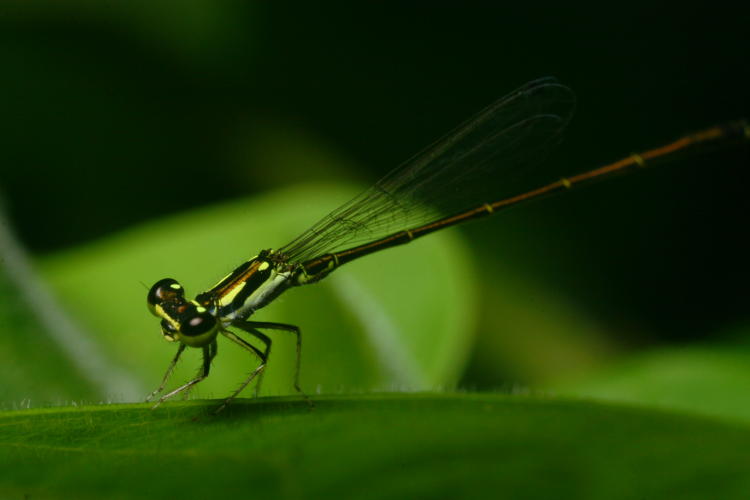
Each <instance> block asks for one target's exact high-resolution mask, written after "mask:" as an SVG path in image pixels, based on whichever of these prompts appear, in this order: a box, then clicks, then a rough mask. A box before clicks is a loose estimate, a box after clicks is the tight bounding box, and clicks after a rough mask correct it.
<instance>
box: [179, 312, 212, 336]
mask: <svg viewBox="0 0 750 500" xmlns="http://www.w3.org/2000/svg"><path fill="white" fill-rule="evenodd" d="M215 329H216V318H214V317H213V316H212V315H211V313H209V312H208V311H206V310H205V309H204V308H203V307H199V308H197V310H196V313H195V314H194V315H192V316H190V317H188V318H185V319H184V320H183V321H181V322H180V330H181V333H182V335H183V336H187V337H200V336H201V335H205V334H207V333H213V331H214V330H215Z"/></svg>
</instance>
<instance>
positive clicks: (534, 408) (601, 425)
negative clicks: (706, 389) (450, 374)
mask: <svg viewBox="0 0 750 500" xmlns="http://www.w3.org/2000/svg"><path fill="white" fill-rule="evenodd" d="M236 403H237V404H235V405H233V406H230V407H229V408H228V409H227V411H226V412H225V413H222V414H219V415H217V416H213V415H211V414H210V411H211V410H213V409H214V408H215V407H216V406H215V404H216V403H215V402H209V403H206V402H200V403H197V402H195V403H168V404H167V405H165V406H164V407H163V408H161V409H159V410H157V411H150V410H148V409H147V408H145V407H144V405H122V406H102V407H98V408H97V407H87V408H82V409H67V410H29V411H21V412H6V413H4V414H0V425H2V428H3V433H2V434H1V435H0V443H2V444H1V446H0V464H2V467H0V496H2V497H3V498H24V496H26V497H27V498H32V499H33V498H44V499H63V498H65V499H67V498H76V499H94V498H96V499H99V498H111V499H125V498H138V499H161V498H180V499H183V500H190V499H206V498H273V499H286V498H325V499H330V498H346V499H365V498H405V499H413V498H461V499H468V498H524V499H537V498H539V499H545V500H547V499H550V498H554V499H556V500H565V499H575V500H586V499H602V498H606V499H608V500H621V499H622V500H624V499H642V498H647V499H649V500H653V499H668V500H673V499H675V498H679V499H680V500H690V499H700V500H705V499H706V498H722V499H727V500H728V499H735V498H736V499H745V498H747V492H748V491H750V476H748V474H747V470H748V466H750V458H748V453H747V450H748V448H750V429H748V428H747V427H746V426H737V425H731V424H726V423H722V422H718V421H713V420H707V419H700V418H693V417H687V416H682V415H677V414H670V413H662V412H657V411H646V410H640V409H637V408H627V407H620V406H615V405H607V404H595V403H590V402H583V401H564V400H549V399H539V398H532V397H518V396H516V397H508V396H501V395H393V394H392V395H387V396H379V395H373V396H363V397H326V398H317V399H316V407H315V408H314V409H313V410H310V409H309V408H308V407H307V405H305V404H304V403H303V402H301V401H299V400H298V399H295V400H290V399H265V400H241V401H237V402H236Z"/></svg>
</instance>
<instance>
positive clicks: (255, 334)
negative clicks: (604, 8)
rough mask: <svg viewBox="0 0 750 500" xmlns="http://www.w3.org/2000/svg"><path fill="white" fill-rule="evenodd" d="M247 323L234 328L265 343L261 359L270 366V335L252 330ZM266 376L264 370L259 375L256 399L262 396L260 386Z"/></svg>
mask: <svg viewBox="0 0 750 500" xmlns="http://www.w3.org/2000/svg"><path fill="white" fill-rule="evenodd" d="M247 323H248V322H247V321H241V320H240V324H235V323H233V324H232V326H236V327H237V328H240V329H242V330H244V331H246V332H247V333H249V334H250V335H252V336H253V337H255V338H257V339H258V340H260V341H261V342H263V345H264V346H265V350H264V351H263V357H262V358H261V359H264V360H265V363H266V365H267V364H268V359H269V357H270V356H271V343H272V342H271V338H270V337H269V336H268V335H266V334H264V333H263V332H261V331H259V330H256V329H255V328H252V327H250V326H248V324H247ZM265 374H266V371H265V370H263V371H262V372H261V373H260V374H259V375H258V381H257V382H256V383H255V397H256V398H257V397H258V395H259V394H260V386H261V384H262V383H263V376H264V375H265Z"/></svg>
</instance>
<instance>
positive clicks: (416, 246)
mask: <svg viewBox="0 0 750 500" xmlns="http://www.w3.org/2000/svg"><path fill="white" fill-rule="evenodd" d="M355 193H356V192H355V191H352V190H350V189H345V188H340V187H331V186H328V187H326V186H308V187H302V188H295V189H287V190H284V191H280V192H276V193H272V194H268V195H266V196H262V197H259V198H256V199H253V200H240V201H236V202H232V203H227V204H224V205H221V206H216V207H211V208H207V209H205V210H202V211H196V212H194V213H189V214H185V215H180V216H175V217H171V218H168V219H165V220H161V221H157V222H154V223H151V224H148V225H145V226H142V227H140V228H136V229H133V230H130V231H128V232H126V233H123V234H120V235H117V236H115V237H112V238H109V239H107V240H105V241H101V242H99V243H95V244H91V245H88V246H86V247H84V248H78V249H75V250H73V251H70V252H65V253H64V254H60V255H56V256H53V257H50V258H47V259H44V260H43V262H42V264H43V270H44V274H45V275H46V276H47V277H48V279H49V281H50V283H51V284H52V285H53V287H54V288H55V290H56V291H57V292H58V293H59V295H60V297H61V298H62V300H63V301H64V303H65V304H66V305H67V306H68V307H69V309H70V310H71V311H72V312H73V313H74V314H75V316H76V317H78V318H80V320H81V321H82V322H84V324H85V325H86V327H87V328H88V329H89V330H91V331H92V332H95V335H96V340H97V342H99V344H100V345H101V346H102V347H103V348H104V349H105V350H106V354H107V356H108V357H109V358H111V359H112V360H113V361H114V364H115V365H116V366H122V367H124V368H125V369H126V370H127V371H128V372H129V373H131V374H134V375H136V376H138V377H139V378H140V380H141V383H142V385H143V387H144V392H143V394H145V393H146V392H147V391H146V388H147V387H149V388H150V387H151V386H153V387H155V386H156V385H157V384H158V382H159V380H160V379H161V376H162V374H163V373H164V371H165V370H166V367H167V365H168V363H169V360H170V359H171V357H172V355H173V352H174V349H175V348H176V347H175V346H174V345H173V344H168V343H166V342H164V341H163V340H162V336H161V334H160V331H159V324H158V323H159V322H158V320H156V319H155V318H154V317H153V316H151V315H150V314H148V312H147V310H146V307H145V298H146V291H147V288H148V287H150V286H151V284H152V283H154V282H156V281H157V280H158V279H161V278H164V277H173V278H176V279H178V280H179V281H180V282H181V283H182V284H183V285H184V286H185V288H186V290H187V291H188V294H191V295H192V294H197V293H199V292H201V291H203V290H205V289H207V288H208V287H210V286H211V285H213V284H214V283H215V282H217V281H218V280H219V279H221V278H222V277H223V276H224V275H226V274H227V273H228V272H230V271H231V270H232V269H233V268H234V267H235V266H237V265H239V264H241V263H242V262H243V261H244V260H246V259H248V258H250V257H252V256H253V255H255V254H257V252H258V251H260V250H261V249H264V248H269V247H278V246H280V245H282V244H284V243H287V242H288V241H290V240H291V239H292V238H293V237H294V236H296V235H297V234H298V233H299V232H301V231H302V230H304V229H305V228H306V227H307V226H309V225H311V224H312V223H314V222H315V221H316V219H317V218H319V217H321V216H323V215H324V214H325V213H327V212H328V211H330V210H331V209H332V208H334V207H336V206H337V205H338V204H340V203H342V202H345V201H347V199H348V198H350V197H351V196H352V195H353V194H355ZM473 287H474V280H473V271H472V267H471V259H470V258H469V256H468V254H467V252H466V251H465V250H464V249H463V247H462V245H461V244H460V243H459V241H458V239H457V238H456V236H455V234H452V233H451V232H446V233H441V234H439V235H435V236H433V237H430V238H426V239H424V240H418V241H416V242H414V243H412V244H410V245H408V246H405V247H401V248H394V249H391V250H387V251H385V252H382V253H378V254H374V255H370V256H368V257H367V258H365V259H362V260H360V261H356V262H353V263H351V264H347V265H346V266H344V267H343V268H342V269H340V270H337V271H336V272H335V273H333V274H332V275H331V276H330V277H328V278H326V279H325V280H323V281H322V282H321V283H317V284H313V285H309V286H304V287H299V288H297V289H293V290H290V291H288V292H286V293H285V294H284V295H282V296H281V297H280V298H279V299H277V300H276V301H274V303H273V304H271V305H270V306H269V307H268V308H267V309H264V310H262V311H260V312H258V313H256V315H254V316H253V317H252V318H251V319H257V320H261V321H277V322H284V323H292V324H296V325H298V326H300V327H301V328H302V335H303V356H302V386H303V388H304V389H305V390H306V391H307V392H311V393H312V392H316V391H317V390H319V389H320V390H322V391H326V392H331V391H340V390H348V391H351V390H369V389H374V388H381V389H391V388H405V389H410V390H414V389H430V388H435V387H441V386H451V385H453V384H455V382H456V380H457V378H458V376H459V374H460V373H461V371H462V369H463V366H464V364H465V362H466V359H467V355H468V351H469V347H470V345H471V341H472V334H473V318H474V304H475V302H476V301H475V298H474V296H473V293H472V290H473ZM272 335H273V339H274V344H273V352H272V356H271V360H270V363H269V370H268V373H267V376H266V378H265V380H264V388H265V393H266V394H287V393H289V392H290V391H291V390H292V375H293V372H294V368H293V364H294V363H293V361H294V351H295V349H294V338H293V336H292V335H290V334H286V333H283V332H273V333H272ZM189 351H190V352H189V353H188V354H189V355H188V356H187V358H188V360H187V361H186V362H182V363H181V365H180V366H178V371H177V372H176V373H175V375H174V377H173V379H174V381H175V382H174V383H177V382H183V381H185V380H187V379H188V378H190V377H191V376H192V375H193V374H194V372H195V370H196V369H197V368H198V366H199V365H200V361H199V357H200V356H199V355H200V351H199V350H197V349H190V350H189ZM256 364H257V360H255V359H253V358H251V357H250V356H248V354H247V352H245V351H243V350H241V349H237V348H236V346H234V345H232V344H231V343H229V342H222V341H221V340H220V341H219V354H218V356H217V358H216V360H215V362H214V365H213V368H212V373H211V375H210V377H208V379H206V380H205V381H204V382H202V383H201V384H199V386H198V387H197V388H196V391H195V392H196V394H198V395H200V394H203V395H215V396H221V395H226V394H229V393H230V392H231V390H233V389H234V388H235V387H236V386H237V384H239V383H240V382H241V381H242V380H243V379H244V378H245V377H246V375H247V374H248V373H249V372H250V371H251V370H252V369H253V368H254V367H255V366H256ZM115 396H116V395H115ZM130 397H131V395H128V397H126V398H125V399H128V398H130Z"/></svg>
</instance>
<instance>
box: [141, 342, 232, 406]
mask: <svg viewBox="0 0 750 500" xmlns="http://www.w3.org/2000/svg"><path fill="white" fill-rule="evenodd" d="M217 347H218V346H217V344H216V339H214V340H213V341H212V342H211V343H210V344H209V345H207V346H204V347H203V369H202V370H201V373H200V374H199V375H198V376H197V377H195V378H194V379H192V380H190V381H189V382H187V383H185V384H183V385H181V386H180V387H178V388H177V389H175V390H173V391H172V392H169V393H167V394H165V395H164V396H162V397H160V398H159V400H158V401H157V402H156V404H155V405H154V406H153V407H151V409H152V410H153V409H156V408H157V407H158V406H159V405H160V404H162V403H163V402H164V401H166V400H167V399H169V398H171V397H172V396H175V395H177V394H179V393H181V392H182V391H184V390H187V389H190V388H191V387H193V386H194V385H195V384H197V383H198V382H200V381H201V380H203V379H204V378H206V377H208V372H209V370H210V369H211V361H212V360H213V359H214V356H216V351H217Z"/></svg>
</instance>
